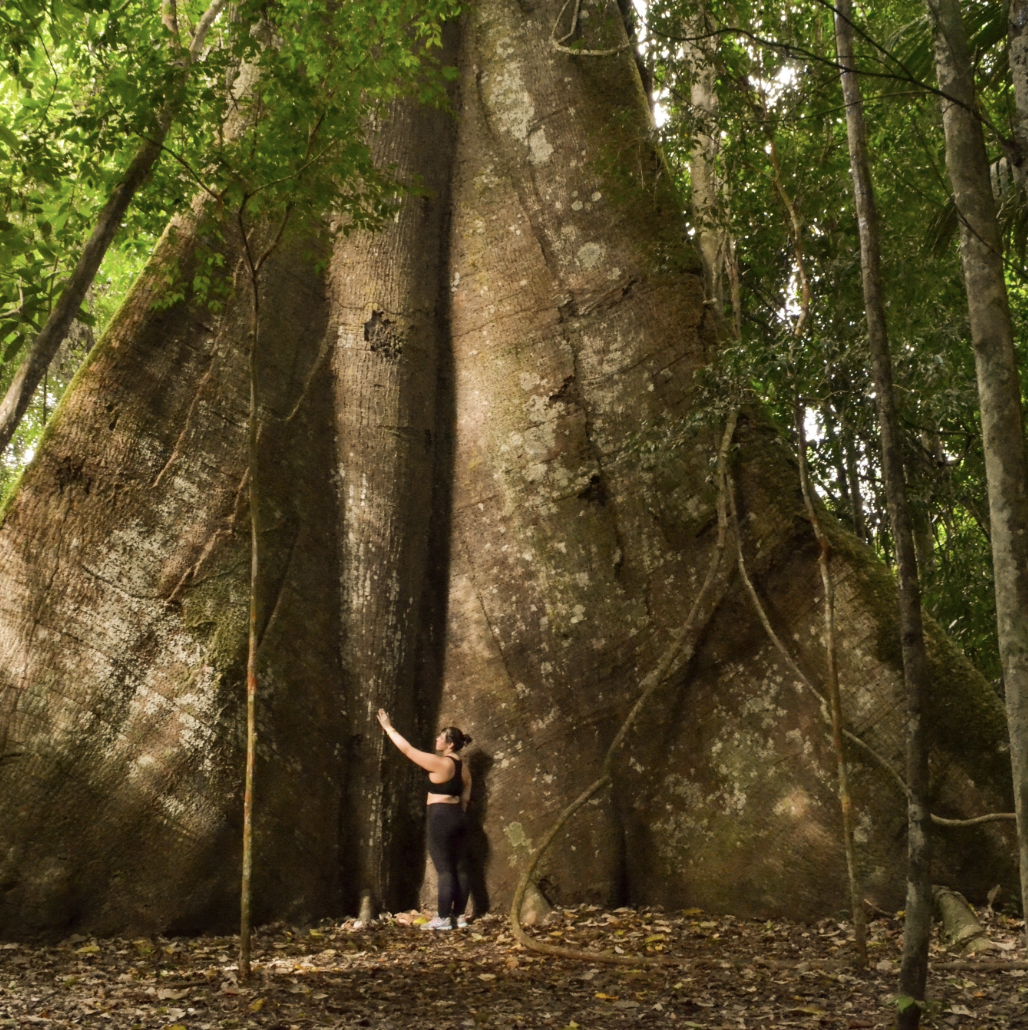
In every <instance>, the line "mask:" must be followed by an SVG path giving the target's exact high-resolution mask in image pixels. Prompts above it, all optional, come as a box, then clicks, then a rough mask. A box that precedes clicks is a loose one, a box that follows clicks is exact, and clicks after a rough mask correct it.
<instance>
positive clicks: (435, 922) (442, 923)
mask: <svg viewBox="0 0 1028 1030" xmlns="http://www.w3.org/2000/svg"><path fill="white" fill-rule="evenodd" d="M421 929H422V930H452V929H453V924H452V923H451V922H450V919H449V917H448V916H447V917H446V918H445V919H444V918H443V917H442V916H434V917H433V918H432V919H430V920H429V921H428V922H427V923H425V924H423V925H422V927H421Z"/></svg>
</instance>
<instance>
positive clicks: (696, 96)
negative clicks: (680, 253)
mask: <svg viewBox="0 0 1028 1030" xmlns="http://www.w3.org/2000/svg"><path fill="white" fill-rule="evenodd" d="M708 31H709V18H708V17H707V14H706V10H705V9H704V8H703V7H701V8H700V10H699V11H698V12H697V14H696V15H695V16H694V17H693V18H692V19H690V20H688V21H687V22H686V26H685V32H684V33H683V35H685V36H686V38H695V37H700V36H703V35H704V34H705V33H707V32H708ZM683 48H684V52H685V57H686V62H687V64H688V66H689V78H690V82H689V100H690V103H691V105H692V112H691V114H692V117H693V119H694V125H693V129H692V135H693V146H692V150H691V151H690V154H689V185H690V190H691V194H692V204H691V206H692V216H693V224H694V225H695V227H696V236H695V240H696V249H697V250H698V251H699V255H700V259H701V260H702V261H703V280H704V286H705V289H706V295H707V301H708V302H709V303H710V304H712V305H714V308H715V310H716V311H717V312H718V314H719V315H720V314H721V311H722V308H723V306H724V286H723V279H724V275H723V273H724V268H725V258H726V256H727V255H726V251H727V246H726V243H727V233H726V232H725V229H724V226H722V225H721V224H720V218H719V214H720V212H719V206H720V204H719V201H720V197H719V192H720V191H719V188H718V183H717V168H716V161H717V150H718V146H717V126H716V119H717V109H718V101H717V91H716V89H715V82H716V78H717V70H716V68H715V66H714V55H713V53H712V37H708V38H706V39H703V40H700V41H697V42H687V43H685V44H683Z"/></svg>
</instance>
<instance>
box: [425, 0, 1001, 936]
mask: <svg viewBox="0 0 1028 1030" xmlns="http://www.w3.org/2000/svg"><path fill="white" fill-rule="evenodd" d="M557 9H558V8H557V6H556V5H551V4H548V3H544V4H534V5H533V6H532V7H531V8H530V9H529V10H527V11H525V10H524V9H523V8H522V7H515V6H514V5H512V4H509V3H507V2H506V0H486V2H483V3H480V4H478V5H476V7H475V8H474V10H473V11H472V13H471V15H470V17H469V25H468V28H467V30H466V31H467V39H466V45H465V50H464V58H463V62H462V83H463V87H462V89H463V91H462V105H463V106H462V110H461V127H460V136H459V139H458V152H457V173H456V181H455V184H454V190H455V194H454V226H453V244H452V251H451V267H452V275H451V279H452V281H453V282H454V283H455V292H454V305H453V314H452V319H451V334H452V339H453V348H454V364H455V370H456V384H457V386H456V391H457V392H456V410H457V438H456V445H455V462H454V469H455V471H454V534H453V540H454V543H453V566H452V569H451V590H450V633H449V638H448V648H447V664H446V670H445V682H444V686H443V698H444V715H445V718H447V719H450V718H453V719H462V720H464V722H465V723H466V724H467V725H468V728H469V729H470V730H471V732H472V733H474V734H475V735H476V739H478V740H481V741H482V746H483V749H484V750H485V751H486V753H487V754H488V755H489V756H490V758H491V759H492V763H491V767H490V769H489V771H488V776H487V777H486V783H485V785H484V790H485V792H486V794H487V798H488V806H487V809H488V810H487V816H486V818H485V831H486V837H487V839H488V840H489V842H490V844H491V847H492V858H493V861H492V865H491V875H490V878H489V883H490V886H491V888H492V893H493V896H494V898H495V897H497V896H503V897H509V894H510V892H511V891H512V890H513V887H514V885H515V883H516V881H517V876H518V867H519V865H520V864H521V862H522V861H523V858H524V855H525V852H526V849H527V848H529V847H530V846H531V845H532V844H533V843H534V842H535V841H536V840H538V839H539V836H540V835H541V834H542V832H543V831H544V830H545V828H546V827H547V825H548V824H549V822H551V821H552V819H553V818H554V816H555V814H556V813H557V812H559V811H560V810H561V809H562V808H563V807H564V806H565V805H566V803H567V802H568V801H569V800H570V799H571V798H573V797H574V796H575V795H576V794H577V793H578V792H579V791H580V790H581V789H582V788H583V787H584V786H585V785H586V784H587V783H589V782H591V781H592V780H593V779H594V778H595V776H596V769H597V767H598V763H599V761H600V759H601V757H602V754H603V752H604V749H605V747H606V744H607V742H608V741H609V740H610V738H611V736H612V734H613V732H614V731H615V729H616V727H617V725H618V724H619V722H620V721H621V718H622V717H623V715H624V714H625V712H626V710H627V706H628V705H629V704H630V703H631V701H632V700H633V699H634V691H635V684H637V683H638V681H639V680H640V679H641V678H642V676H643V675H644V674H645V673H646V672H647V671H648V670H649V669H650V668H651V667H652V666H653V665H654V664H655V663H656V661H657V659H658V657H659V655H660V654H661V653H662V651H663V648H664V647H665V643H666V640H667V636H668V633H669V632H670V631H671V630H672V629H674V628H675V627H676V626H677V625H678V624H679V622H680V620H681V619H682V618H683V617H684V612H685V611H686V610H687V609H688V605H689V601H690V599H691V597H692V594H693V592H694V591H695V589H697V587H698V584H699V582H700V581H701V580H702V575H703V570H704V568H705V561H706V558H707V555H708V553H709V548H710V547H711V546H712V538H713V535H714V528H713V523H714V497H713V495H712V489H711V487H710V486H709V484H708V472H709V467H710V466H709V461H710V458H711V456H712V454H713V447H714V439H713V434H711V436H710V438H709V439H704V438H703V437H701V436H694V437H687V438H686V440H685V441H684V442H683V445H682V446H681V447H680V448H679V449H678V450H677V451H672V450H670V449H669V448H668V447H667V446H666V443H665V441H666V439H667V437H668V436H670V435H671V434H672V433H673V432H674V430H675V428H676V426H677V427H679V428H680V420H681V421H684V419H685V418H687V417H688V415H689V414H691V413H692V412H693V411H694V410H695V406H696V404H697V402H698V391H697V390H696V387H695V385H694V380H693V374H694V372H695V371H696V370H697V369H698V368H700V367H701V366H702V364H703V363H704V362H705V361H706V360H707V358H708V356H709V353H710V350H711V349H712V348H713V347H714V346H715V345H716V335H717V330H718V326H717V324H716V323H715V322H714V320H713V319H712V318H710V317H709V316H708V315H705V312H704V306H703V300H704V291H703V283H702V278H701V269H700V265H699V262H698V261H697V259H696V257H695V256H694V255H693V254H692V253H691V251H690V250H689V248H688V247H687V246H686V245H685V243H684V242H683V234H682V229H681V223H680V221H679V219H678V216H677V212H678V200H677V198H676V197H675V196H674V194H673V192H672V188H671V184H670V183H669V182H668V181H667V179H666V178H665V177H664V169H663V165H662V164H661V162H660V161H659V159H658V156H657V155H656V154H655V153H654V152H653V150H652V149H651V148H650V146H649V145H648V143H647V142H646V140H647V128H648V112H647V109H646V104H645V99H644V96H643V92H642V89H641V85H640V83H639V81H638V78H637V74H636V70H635V65H634V63H633V62H632V60H631V57H630V56H629V55H626V56H624V57H623V58H620V57H610V58H605V59H593V60H589V59H583V58H574V57H571V56H567V55H563V54H558V53H554V52H553V51H552V49H550V48H548V46H547V45H546V40H547V38H548V35H549V33H550V28H551V25H552V23H553V19H554V18H555V17H556V13H557ZM593 23H594V21H593V20H591V21H590V23H589V24H593ZM587 46H589V47H590V48H600V47H608V48H609V46H610V41H608V40H598V41H590V42H588V43H587ZM633 98H634V99H633ZM612 106H613V107H614V108H615V110H616V111H617V115H616V117H612V115H611V109H612ZM650 444H652V445H654V447H653V449H652V450H651V449H650V448H648V446H647V445H650ZM740 444H741V446H740V449H739V455H738V459H737V463H738V468H737V480H738V482H739V486H740V489H741V497H740V502H741V505H742V507H743V514H744V526H745V527H746V530H747V540H746V548H747V552H748V553H749V554H750V555H751V559H750V560H751V562H752V568H753V572H754V573H755V574H756V575H757V578H758V582H759V584H760V588H761V590H762V592H763V593H764V595H765V597H766V598H767V603H768V605H769V607H770V609H771V611H772V618H773V619H774V621H775V622H776V624H777V626H778V628H779V632H780V633H781V635H782V636H784V637H785V638H786V639H788V640H790V641H795V642H796V649H797V654H798V656H799V659H800V661H801V663H803V664H805V665H806V666H807V668H808V669H810V670H811V672H812V673H813V674H814V675H815V676H817V675H820V674H821V672H822V670H823V648H822V646H821V642H820V641H819V640H818V639H817V636H816V634H818V633H819V632H820V619H819V604H818V600H817V594H818V587H817V567H816V548H815V544H814V539H813V535H812V533H811V531H810V527H809V523H807V522H806V521H805V520H804V519H803V516H802V498H801V496H800V492H799V486H798V481H797V477H796V470H795V468H794V466H793V465H792V464H791V463H790V462H789V461H788V459H787V458H786V456H785V454H784V452H783V449H782V447H781V445H780V443H779V441H778V440H777V439H776V437H775V435H774V434H773V433H772V432H771V431H770V430H769V429H767V428H764V427H762V426H761V425H760V424H759V423H754V422H752V421H745V420H744V422H743V424H742V426H741V429H740ZM836 549H837V551H838V555H839V556H838V565H839V584H838V593H839V597H838V606H839V611H838V618H839V641H840V654H839V661H840V680H841V682H843V683H849V684H859V685H860V687H859V689H857V690H852V691H851V692H850V694H849V695H848V696H847V697H846V698H845V699H844V706H845V710H846V716H847V719H848V721H849V723H850V725H851V726H854V727H856V728H858V729H859V731H860V732H862V733H864V734H865V735H866V737H867V738H868V739H869V740H870V741H872V742H873V743H874V745H875V746H876V747H877V748H878V749H879V750H880V751H881V752H882V753H883V754H885V755H886V757H887V758H888V759H889V760H890V761H891V762H892V763H893V765H894V767H898V768H902V765H903V753H904V740H905V725H904V719H903V715H902V712H903V685H902V672H901V661H900V653H899V634H898V626H897V622H896V617H895V611H896V605H895V600H894V598H895V593H894V590H895V587H894V584H893V583H892V581H891V579H890V577H889V575H888V574H887V573H886V572H885V570H884V569H882V568H880V567H879V566H878V565H877V564H876V563H875V562H874V561H873V559H872V558H871V556H870V553H869V552H868V551H866V550H865V549H864V548H863V547H861V546H860V545H858V544H857V543H856V542H855V541H852V538H848V537H845V536H844V535H843V534H841V533H840V534H839V540H838V543H837V544H836ZM886 599H887V600H886ZM883 601H884V602H885V603H883ZM930 660H931V665H932V667H933V674H934V675H935V676H936V682H940V681H942V680H944V681H945V683H946V687H945V691H946V694H947V697H946V699H945V700H942V699H940V703H939V711H938V713H937V718H936V720H935V724H934V725H933V726H931V727H930V732H932V733H933V736H934V739H935V741H936V743H937V744H943V743H944V744H945V746H946V747H947V748H955V749H958V753H957V754H956V755H954V758H955V759H956V762H955V764H954V765H951V766H949V767H948V772H944V773H942V775H941V776H940V778H939V779H938V780H937V782H935V783H934V784H933V792H934V793H933V800H934V803H935V804H936V805H938V806H940V807H944V806H947V805H952V806H954V808H960V807H963V806H966V805H968V804H970V805H971V806H972V807H974V806H979V805H986V806H991V805H994V804H998V803H1002V802H1003V800H1006V799H1007V798H1008V795H1006V794H1005V793H1004V788H1005V785H1006V784H1008V782H1009V781H1008V779H1007V777H1006V775H1005V770H1004V768H1003V765H1004V755H1003V754H1002V751H1001V748H1002V743H1003V740H1002V737H1003V725H1002V715H1001V712H1000V711H999V706H998V704H997V702H996V701H995V699H994V698H993V697H991V696H990V695H989V692H988V691H987V689H985V685H984V684H983V683H982V681H981V680H980V678H979V677H977V676H976V675H975V674H974V673H973V672H972V671H971V669H970V667H969V666H968V665H967V663H966V662H963V661H962V660H961V659H959V658H958V657H957V656H956V655H955V653H954V652H953V651H952V650H951V649H949V648H947V646H946V645H945V643H944V642H943V641H942V640H941V637H939V635H938V634H937V633H936V636H935V638H934V641H933V643H932V645H931V655H930ZM958 669H959V670H960V671H959V672H958V671H957V670H958ZM943 670H948V671H943ZM942 690H943V688H942V687H941V686H940V691H942ZM964 706H968V707H964ZM817 708H818V706H817V703H816V701H812V699H811V698H810V697H809V696H807V695H805V694H803V693H802V691H801V690H800V689H799V688H798V687H797V686H796V685H794V684H793V683H792V682H791V681H790V680H789V678H788V676H787V675H785V674H783V670H782V668H781V666H780V665H779V663H778V660H777V659H776V658H775V657H774V656H773V654H772V649H771V648H770V646H769V644H768V642H767V640H766V639H765V637H764V634H763V631H762V630H761V628H760V626H759V624H758V623H757V622H756V620H755V618H754V616H753V613H752V611H751V610H750V608H749V606H748V603H747V601H746V600H745V599H744V597H743V595H742V594H741V592H736V593H734V594H732V595H730V596H729V598H728V600H726V602H725V604H724V605H723V606H722V609H721V611H720V613H719V614H718V615H717V616H715V618H714V620H713V621H712V623H711V625H710V626H709V627H708V631H707V634H706V640H705V643H704V644H703V645H702V646H701V648H700V651H699V654H698V655H697V657H696V659H695V660H694V662H693V663H692V666H691V668H690V669H688V670H687V671H686V672H685V673H683V674H680V675H679V677H678V678H677V681H676V682H672V683H670V684H669V685H668V688H667V690H666V692H665V695H664V697H663V698H662V699H661V703H660V704H659V705H658V706H656V707H655V710H654V711H653V712H652V713H651V714H650V718H649V720H648V721H646V725H645V727H644V728H642V729H640V731H639V732H638V733H636V734H635V735H634V737H633V739H632V741H631V744H630V746H629V747H627V748H626V752H627V753H626V755H625V760H624V764H623V766H622V768H621V770H620V776H619V777H618V780H617V783H616V786H615V789H614V791H613V797H612V798H609V799H604V800H603V801H602V802H599V803H597V804H596V805H594V806H592V811H591V815H589V816H588V818H586V817H579V819H580V822H579V823H577V824H574V825H573V826H572V827H571V828H570V829H569V831H568V833H567V840H566V844H565V846H564V847H563V848H562V849H561V850H560V851H559V852H558V853H557V854H556V855H554V856H553V857H551V858H548V859H547V861H546V866H545V869H544V872H543V881H542V886H543V889H544V892H546V891H549V892H550V894H551V900H559V901H565V900H571V899H574V898H581V897H585V896H592V897H594V898H595V899H596V900H602V901H608V902H610V901H624V900H630V901H640V902H642V901H645V902H651V903H652V902H660V903H664V904H667V905H678V906H680V905H683V904H698V905H701V906H703V907H708V908H714V909H722V910H731V911H736V912H746V913H763V912H771V911H776V912H791V913H792V914H794V915H797V914H798V915H800V916H812V915H815V914H819V913H824V912H826V911H827V910H828V909H829V908H834V909H836V910H837V909H838V908H840V907H842V905H843V904H844V901H843V899H844V898H845V897H846V887H845V882H846V881H845V870H844V861H843V855H842V849H841V846H840V844H839V840H840V834H839V833H838V830H837V820H838V814H837V813H838V809H837V806H836V804H835V800H834V797H833V791H832V782H833V769H834V763H833V757H832V752H831V745H830V741H829V740H828V738H827V736H826V735H825V734H824V733H823V730H822V728H821V722H820V718H819V714H818V710H817ZM958 709H963V710H964V711H965V713H966V714H967V715H970V713H971V712H972V711H975V712H976V713H977V712H978V711H980V712H981V716H980V717H979V716H978V715H977V714H976V715H975V716H974V717H973V718H971V719H969V720H968V721H970V722H972V723H973V724H974V725H975V726H976V732H979V733H980V734H981V737H980V738H979V740H978V741H976V744H975V747H976V750H977V752H978V753H976V754H975V755H974V757H973V758H972V756H971V754H970V753H969V752H968V751H964V750H963V748H962V747H961V744H960V741H959V737H960V732H961V731H960V724H959V721H957V722H954V721H953V718H954V716H955V715H956V711H957V710H958ZM644 721H645V720H644ZM852 758H853V760H854V764H855V766H856V769H855V777H854V779H855V785H854V787H855V793H856V795H857V799H858V802H859V806H860V808H861V810H862V815H861V820H860V826H861V837H863V838H864V856H863V857H864V861H865V864H866V868H868V870H869V871H870V874H869V884H868V888H869V891H870V892H871V893H872V894H873V895H875V896H877V897H880V898H882V899H883V900H884V899H888V903H890V904H894V903H896V902H897V901H898V900H899V899H900V897H901V896H902V884H903V882H904V879H905V875H904V873H905V868H904V867H905V862H904V855H903V852H904V850H905V848H904V847H903V846H902V844H901V842H902V840H903V832H904V831H903V828H904V823H905V798H904V797H903V796H902V795H901V794H900V793H899V792H898V791H896V790H895V788H894V787H893V786H892V785H891V783H889V782H888V781H887V779H886V778H885V777H884V776H883V774H882V773H881V771H880V770H879V769H877V768H869V767H866V766H862V765H861V764H860V763H861V762H863V761H865V759H863V758H862V757H861V756H860V755H859V754H854V755H853V756H852ZM982 761H984V762H986V763H987V764H988V766H989V768H990V772H989V774H987V775H982V774H981V773H978V772H974V771H973V768H974V766H975V765H977V763H979V762H982ZM961 763H963V765H964V768H961ZM940 772H941V768H940ZM971 780H973V781H974V782H975V783H976V784H979V785H981V786H984V784H985V783H990V784H992V786H991V787H990V788H986V790H985V793H984V794H982V795H979V796H978V797H977V798H974V797H973V795H974V794H975V793H977V789H978V788H973V787H972V786H971V782H970V781H971ZM968 790H970V791H971V793H970V794H968V793H966V791H968ZM987 833H988V834H991V835H992V841H991V842H989V841H987V840H986V837H985V835H983V836H982V838H981V839H980V841H981V847H982V852H983V853H991V854H995V855H996V856H997V861H998V865H992V864H991V860H989V861H987V862H986V863H985V865H989V866H990V867H991V869H992V870H993V872H994V873H998V872H999V871H1000V869H1001V868H1002V869H1003V870H1004V873H1005V875H1006V876H1007V877H1008V878H1009V875H1010V869H1009V867H1008V866H1006V865H1005V862H1006V859H1005V858H1000V857H999V854H1000V851H1002V848H1004V847H1009V837H1008V835H1006V833H1005V831H1004V830H999V829H996V828H995V827H994V828H993V829H991V830H989V831H987ZM1000 841H1003V842H1004V843H1002V844H1000ZM968 844H969V838H968V837H967V836H966V835H965V837H964V839H962V840H961V841H959V842H956V841H954V842H952V843H951V845H950V846H949V847H946V846H945V845H944V849H943V850H944V854H943V857H942V858H941V860H940V864H941V865H942V867H943V868H946V869H947V871H948V875H950V876H953V877H959V876H965V875H970V874H971V868H972V861H971V860H970V856H969V855H965V853H964V851H963V848H965V847H967V845H968ZM997 846H998V847H999V849H1000V851H997V850H996V849H997ZM983 872H984V867H983V868H982V870H980V871H979V872H975V873H974V874H973V875H974V877H975V879H976V883H978V885H979V887H981V886H984V881H983V880H981V879H979V877H980V876H981V875H982V873H983ZM829 897H830V898H831V899H832V900H831V902H830V903H829V902H828V901H827V899H828V898H829Z"/></svg>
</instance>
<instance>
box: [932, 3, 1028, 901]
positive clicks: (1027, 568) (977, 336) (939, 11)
mask: <svg viewBox="0 0 1028 1030" xmlns="http://www.w3.org/2000/svg"><path fill="white" fill-rule="evenodd" d="M927 4H928V9H929V11H930V12H931V15H932V18H933V20H934V24H935V67H936V74H937V76H938V80H939V88H940V90H941V91H942V93H943V99H942V124H943V129H944V131H945V135H946V170H947V172H948V173H949V177H950V182H951V183H952V186H953V196H954V201H955V203H956V209H957V214H958V215H959V218H960V258H961V264H962V266H963V271H964V283H965V286H966V289H967V306H968V314H969V316H970V322H971V346H972V347H973V349H974V359H975V369H976V372H977V377H978V400H979V406H980V408H981V418H982V441H983V444H984V450H985V476H986V481H987V485H988V492H989V524H990V525H989V528H990V533H989V538H990V542H991V545H992V566H993V577H994V582H995V590H996V622H997V629H998V636H999V652H1000V660H1001V662H1002V664H1003V684H1004V688H1005V691H1006V705H1007V722H1008V725H1009V731H1010V762H1011V766H1012V768H1013V776H1014V809H1015V812H1016V814H1017V836H1018V851H1019V857H1020V866H1021V899H1022V904H1023V905H1024V907H1025V909H1026V910H1028V447H1026V444H1025V431H1024V412H1023V411H1022V407H1021V385H1020V381H1019V378H1018V371H1017V360H1016V357H1015V354H1014V334H1013V327H1012V324H1011V319H1010V308H1009V305H1008V299H1007V288H1006V280H1005V278H1004V270H1003V239H1002V236H1001V234H1000V229H999V223H998V220H997V217H996V202H995V199H994V197H993V193H992V182H991V179H990V175H989V157H988V153H987V151H986V149H985V136H984V133H983V130H982V123H981V120H980V118H979V117H978V114H977V108H976V98H975V83H974V70H973V65H972V63H971V55H970V50H969V48H968V41H967V30H966V28H965V26H964V21H963V17H962V14H961V9H960V3H959V0H927ZM1012 13H1014V12H1013V8H1012ZM1013 56H1014V57H1015V58H1019V52H1018V54H1014V55H1013ZM1019 67H1020V64H1019V59H1018V60H1015V62H1014V71H1015V79H1016V77H1017V75H1018V74H1019V72H1018V68H1019Z"/></svg>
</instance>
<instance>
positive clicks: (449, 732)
mask: <svg viewBox="0 0 1028 1030" xmlns="http://www.w3.org/2000/svg"><path fill="white" fill-rule="evenodd" d="M443 736H444V737H445V738H446V743H447V744H449V745H450V746H451V747H452V748H453V750H454V751H460V750H462V749H463V748H466V747H467V746H468V744H470V743H471V736H470V735H469V734H467V733H464V732H463V730H459V729H458V728H457V727H456V726H447V727H446V729H445V730H443Z"/></svg>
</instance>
